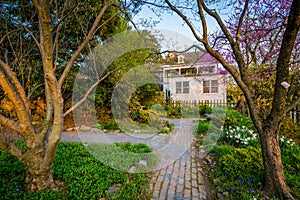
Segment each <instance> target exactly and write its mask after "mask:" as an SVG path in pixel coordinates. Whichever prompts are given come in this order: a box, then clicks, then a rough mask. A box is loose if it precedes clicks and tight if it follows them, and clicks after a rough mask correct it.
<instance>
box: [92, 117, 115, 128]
mask: <svg viewBox="0 0 300 200" xmlns="http://www.w3.org/2000/svg"><path fill="white" fill-rule="evenodd" d="M95 127H96V128H98V129H105V130H120V128H119V126H118V124H117V123H116V122H115V120H114V119H109V120H107V121H106V122H104V123H102V124H96V125H95Z"/></svg>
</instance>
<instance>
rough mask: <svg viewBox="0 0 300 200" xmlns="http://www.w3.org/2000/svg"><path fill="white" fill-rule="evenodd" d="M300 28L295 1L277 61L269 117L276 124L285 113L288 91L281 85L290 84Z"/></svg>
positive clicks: (295, 1) (299, 9)
mask: <svg viewBox="0 0 300 200" xmlns="http://www.w3.org/2000/svg"><path fill="white" fill-rule="evenodd" d="M299 28H300V1H297V0H294V1H293V3H292V5H291V8H290V14H289V17H288V23H287V27H286V29H285V32H284V34H283V39H282V44H281V48H280V52H279V56H278V59H277V65H276V82H275V92H274V99H273V102H272V110H271V113H270V115H269V116H268V120H270V121H273V120H274V119H277V120H275V123H279V122H278V120H280V119H278V117H277V116H283V115H284V112H285V109H286V108H285V105H286V98H287V89H285V88H284V87H283V86H282V85H281V83H282V82H284V81H286V82H288V78H289V62H290V58H291V55H292V50H293V48H294V44H295V41H296V38H297V36H298V31H299Z"/></svg>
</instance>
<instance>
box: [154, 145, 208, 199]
mask: <svg viewBox="0 0 300 200" xmlns="http://www.w3.org/2000/svg"><path fill="white" fill-rule="evenodd" d="M193 152H195V151H193ZM197 159H198V158H197V155H196V153H191V151H190V150H188V151H187V152H186V153H185V154H184V155H182V156H181V157H180V158H179V159H178V160H176V161H175V162H173V163H171V164H170V165H168V166H166V167H164V168H162V169H161V170H158V171H156V172H155V174H154V176H153V178H152V180H151V182H150V185H149V187H150V192H151V193H152V195H153V199H155V200H156V199H157V200H161V199H167V200H169V199H170V200H171V199H175V200H183V199H184V200H186V199H193V200H194V199H199V200H205V199H207V195H206V192H205V191H206V188H205V186H204V182H203V175H202V168H201V166H199V162H197Z"/></svg>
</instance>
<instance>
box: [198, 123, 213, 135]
mask: <svg viewBox="0 0 300 200" xmlns="http://www.w3.org/2000/svg"><path fill="white" fill-rule="evenodd" d="M209 126H210V122H209V121H199V123H198V126H197V128H196V133H198V134H202V133H207V131H208V128H209Z"/></svg>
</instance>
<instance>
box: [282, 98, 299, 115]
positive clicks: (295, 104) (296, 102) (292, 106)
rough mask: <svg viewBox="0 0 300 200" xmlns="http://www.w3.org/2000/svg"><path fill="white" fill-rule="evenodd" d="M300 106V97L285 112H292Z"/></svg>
mask: <svg viewBox="0 0 300 200" xmlns="http://www.w3.org/2000/svg"><path fill="white" fill-rule="evenodd" d="M298 104H300V97H299V98H298V99H296V100H295V101H293V102H292V104H291V105H289V106H287V107H286V108H285V111H284V112H285V113H287V112H289V111H291V110H292V109H293V108H295V107H296V106H297V105H298Z"/></svg>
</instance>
